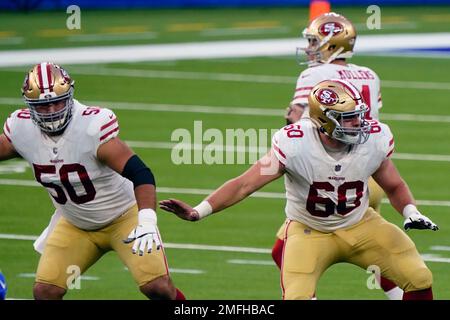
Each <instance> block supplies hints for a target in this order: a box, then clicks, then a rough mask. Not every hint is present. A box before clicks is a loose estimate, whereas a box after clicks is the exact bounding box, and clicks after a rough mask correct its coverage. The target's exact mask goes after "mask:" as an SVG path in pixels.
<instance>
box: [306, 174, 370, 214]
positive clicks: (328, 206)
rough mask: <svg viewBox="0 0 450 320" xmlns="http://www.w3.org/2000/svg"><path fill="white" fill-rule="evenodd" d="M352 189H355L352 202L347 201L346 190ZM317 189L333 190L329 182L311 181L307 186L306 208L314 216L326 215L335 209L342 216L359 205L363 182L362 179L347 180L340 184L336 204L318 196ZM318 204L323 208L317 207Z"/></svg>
mask: <svg viewBox="0 0 450 320" xmlns="http://www.w3.org/2000/svg"><path fill="white" fill-rule="evenodd" d="M352 189H354V190H355V194H356V198H355V199H354V200H353V203H347V191H348V190H352ZM318 190H325V191H328V192H334V191H335V189H334V186H333V185H332V184H331V183H329V182H313V184H312V185H311V186H310V188H309V194H308V200H307V202H306V210H308V212H309V213H310V214H311V215H313V216H316V217H328V216H331V215H332V214H334V212H335V211H336V212H337V213H338V214H340V215H343V216H344V215H346V214H347V213H349V212H351V211H353V210H354V209H356V208H358V207H359V206H360V205H361V201H360V200H361V198H362V196H363V192H364V183H363V182H362V181H347V182H345V183H343V184H341V185H340V186H339V187H338V189H337V196H338V204H337V205H336V204H335V203H334V202H333V201H332V200H331V199H330V198H325V197H319V192H318ZM318 204H321V205H322V206H323V210H319V209H318V208H317V205H318ZM348 204H349V206H348Z"/></svg>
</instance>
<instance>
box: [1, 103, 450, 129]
mask: <svg viewBox="0 0 450 320" xmlns="http://www.w3.org/2000/svg"><path fill="white" fill-rule="evenodd" d="M81 102H82V103H85V104H87V105H91V106H102V107H107V108H111V109H114V110H130V111H149V112H177V113H180V112H187V113H207V114H221V115H243V116H262V117H282V116H283V113H284V109H283V108H279V109H273V108H253V107H246V108H243V107H214V106H199V105H182V104H155V103H139V102H116V101H81ZM0 105H11V106H18V107H20V108H23V107H24V103H23V100H22V99H18V98H2V97H0ZM381 119H382V120H389V121H411V122H436V123H441V124H442V123H450V116H446V115H426V114H401V113H398V114H397V113H382V114H381Z"/></svg>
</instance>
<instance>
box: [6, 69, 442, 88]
mask: <svg viewBox="0 0 450 320" xmlns="http://www.w3.org/2000/svg"><path fill="white" fill-rule="evenodd" d="M70 70H71V72H73V73H78V74H83V75H95V76H108V77H109V76H116V77H130V78H151V79H184V80H207V81H231V82H250V83H271V84H291V85H294V84H295V83H296V82H297V78H296V77H288V76H273V75H255V74H238V73H213V72H191V71H167V70H145V69H120V68H106V67H80V66H78V67H72V68H71V69H70ZM2 71H5V72H7V71H9V72H20V73H23V70H22V69H17V68H11V69H3V70H2ZM381 86H382V87H386V88H397V89H424V90H450V83H448V82H425V81H398V80H382V81H381Z"/></svg>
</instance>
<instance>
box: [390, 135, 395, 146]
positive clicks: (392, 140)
mask: <svg viewBox="0 0 450 320" xmlns="http://www.w3.org/2000/svg"><path fill="white" fill-rule="evenodd" d="M393 144H394V137H392V139H391V141H389V147H390V146H392V145H393Z"/></svg>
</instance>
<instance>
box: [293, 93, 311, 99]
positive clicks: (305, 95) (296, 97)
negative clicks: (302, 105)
mask: <svg viewBox="0 0 450 320" xmlns="http://www.w3.org/2000/svg"><path fill="white" fill-rule="evenodd" d="M308 96H309V94H302V95H300V96H295V97H294V100H295V99H300V98H308Z"/></svg>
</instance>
